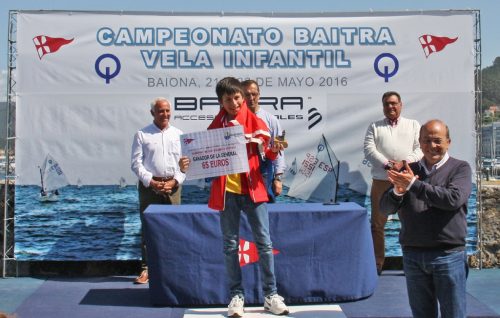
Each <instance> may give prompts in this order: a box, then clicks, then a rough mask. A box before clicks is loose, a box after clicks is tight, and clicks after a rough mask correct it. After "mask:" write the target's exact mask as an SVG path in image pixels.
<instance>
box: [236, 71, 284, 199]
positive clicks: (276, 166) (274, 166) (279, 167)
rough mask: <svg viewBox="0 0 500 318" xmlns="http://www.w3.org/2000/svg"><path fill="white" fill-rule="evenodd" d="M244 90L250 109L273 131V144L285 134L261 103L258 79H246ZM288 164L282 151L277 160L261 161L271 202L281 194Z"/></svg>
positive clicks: (274, 117) (243, 84)
mask: <svg viewBox="0 0 500 318" xmlns="http://www.w3.org/2000/svg"><path fill="white" fill-rule="evenodd" d="M241 84H242V86H243V91H244V93H245V100H246V102H247V106H248V109H250V110H251V111H252V112H253V113H254V114H255V115H257V117H259V118H260V119H262V120H263V121H264V122H265V123H266V125H267V127H268V128H269V131H270V133H271V144H272V143H273V142H274V139H275V138H276V137H278V136H281V135H283V130H282V129H281V125H280V123H279V121H278V119H277V118H276V116H274V115H273V114H271V113H269V112H267V111H265V110H264V109H262V107H260V105H259V98H260V88H259V85H258V84H257V82H256V81H254V80H246V81H243V82H242V83H241ZM285 169H286V164H285V157H284V154H283V153H280V154H279V155H278V157H277V158H276V160H273V161H271V162H270V161H263V162H261V169H260V170H261V172H262V176H263V177H264V181H265V182H266V187H267V194H268V196H269V202H271V203H272V202H275V201H276V196H278V195H280V194H281V191H282V190H283V183H282V180H281V178H282V177H283V173H284V172H285Z"/></svg>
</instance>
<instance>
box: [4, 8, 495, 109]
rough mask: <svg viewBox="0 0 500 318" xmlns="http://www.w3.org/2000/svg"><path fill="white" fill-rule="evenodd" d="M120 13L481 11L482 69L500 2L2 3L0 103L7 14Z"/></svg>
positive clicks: (488, 60)
mask: <svg viewBox="0 0 500 318" xmlns="http://www.w3.org/2000/svg"><path fill="white" fill-rule="evenodd" d="M40 9H43V10H113V11H114V10H123V11H174V12H186V11H189V12H220V11H226V12H235V11H236V12H250V13H251V12H254V13H255V12H321V11H329V12H346V11H347V12H352V11H355V12H366V11H370V10H374V11H400V10H436V9H444V10H446V9H479V10H481V50H482V67H483V68H484V67H487V66H490V65H492V64H493V60H494V59H495V57H497V56H500V40H499V39H498V30H500V18H499V14H500V1H497V0H475V1H473V0H418V1H417V0H378V1H368V0H350V1H338V0H329V1H328V0H326V1H325V0H323V1H314V0H309V1H304V0H301V1H299V0H253V1H241V0H240V1H234V0H231V1H229V0H212V1H207V0H204V1H195V0H177V1H173V0H143V1H137V0H133V1H132V0H83V1H69V0H2V1H1V2H0V26H1V27H0V30H1V31H0V101H2V100H5V90H6V69H7V29H8V28H7V26H8V17H9V10H40Z"/></svg>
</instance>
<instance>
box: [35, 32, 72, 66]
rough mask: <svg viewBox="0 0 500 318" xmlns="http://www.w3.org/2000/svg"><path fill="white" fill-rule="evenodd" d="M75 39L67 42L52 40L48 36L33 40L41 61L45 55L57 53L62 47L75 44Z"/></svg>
mask: <svg viewBox="0 0 500 318" xmlns="http://www.w3.org/2000/svg"><path fill="white" fill-rule="evenodd" d="M74 39H75V38H73V39H70V40H66V39H64V38H52V37H50V36H46V35H37V36H35V37H34V38H33V43H35V48H36V52H37V53H38V58H40V60H41V59H42V57H43V56H44V55H45V54H49V53H54V52H57V51H58V50H59V49H60V48H61V46H63V45H66V44H69V43H71V42H73V40H74Z"/></svg>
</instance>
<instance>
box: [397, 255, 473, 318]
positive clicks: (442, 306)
mask: <svg viewBox="0 0 500 318" xmlns="http://www.w3.org/2000/svg"><path fill="white" fill-rule="evenodd" d="M403 267H404V272H405V276H406V288H407V289H408V298H409V301H410V307H411V311H412V314H413V317H415V318H433V317H436V318H437V317H438V312H439V311H441V318H465V317H466V309H465V281H466V280H467V275H468V274H469V267H468V265H467V253H466V252H465V251H454V252H445V251H421V250H419V251H415V250H403ZM438 303H439V305H438ZM438 308H439V310H438Z"/></svg>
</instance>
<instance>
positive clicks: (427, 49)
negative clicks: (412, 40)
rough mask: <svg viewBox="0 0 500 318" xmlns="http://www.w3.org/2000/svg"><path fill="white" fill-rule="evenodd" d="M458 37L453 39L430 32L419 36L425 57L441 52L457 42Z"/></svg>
mask: <svg viewBox="0 0 500 318" xmlns="http://www.w3.org/2000/svg"><path fill="white" fill-rule="evenodd" d="M457 39H458V37H456V38H454V39H452V38H448V37H446V36H435V35H430V34H424V35H422V36H420V37H419V38H418V40H419V41H420V45H422V49H423V50H424V53H425V57H426V58H427V57H429V55H431V54H432V53H435V52H439V51H441V50H443V49H444V48H445V46H447V45H448V44H450V43H453V42H455V41H456V40H457Z"/></svg>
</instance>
